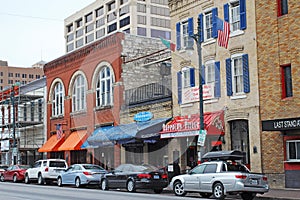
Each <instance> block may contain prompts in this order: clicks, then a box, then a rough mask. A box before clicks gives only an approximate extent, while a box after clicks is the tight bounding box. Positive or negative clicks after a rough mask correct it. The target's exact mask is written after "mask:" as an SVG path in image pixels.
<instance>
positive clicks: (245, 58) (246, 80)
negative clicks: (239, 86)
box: [242, 54, 250, 93]
mask: <svg viewBox="0 0 300 200" xmlns="http://www.w3.org/2000/svg"><path fill="white" fill-rule="evenodd" d="M242 58H243V82H244V92H245V93H249V92H250V79H249V64H248V54H244V55H243V56H242Z"/></svg>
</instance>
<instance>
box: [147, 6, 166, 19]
mask: <svg viewBox="0 0 300 200" xmlns="http://www.w3.org/2000/svg"><path fill="white" fill-rule="evenodd" d="M150 8H151V11H150V12H151V14H154V15H160V16H167V17H168V16H170V11H169V9H168V8H162V7H158V6H151V7H150Z"/></svg>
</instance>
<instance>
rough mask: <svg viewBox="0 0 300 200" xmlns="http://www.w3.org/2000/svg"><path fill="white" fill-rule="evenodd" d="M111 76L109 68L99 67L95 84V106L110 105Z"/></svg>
mask: <svg viewBox="0 0 300 200" xmlns="http://www.w3.org/2000/svg"><path fill="white" fill-rule="evenodd" d="M112 84H113V77H112V73H111V71H110V68H109V67H107V66H105V67H104V68H102V69H101V71H100V73H99V76H98V80H97V85H96V106H97V107H99V106H108V105H112V102H113V101H112V100H113V88H112Z"/></svg>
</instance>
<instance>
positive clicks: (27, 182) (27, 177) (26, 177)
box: [24, 174, 30, 184]
mask: <svg viewBox="0 0 300 200" xmlns="http://www.w3.org/2000/svg"><path fill="white" fill-rule="evenodd" d="M24 182H25V183H26V184H29V183H30V179H29V176H28V174H25V180H24Z"/></svg>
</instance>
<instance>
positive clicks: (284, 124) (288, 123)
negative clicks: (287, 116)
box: [273, 119, 300, 129]
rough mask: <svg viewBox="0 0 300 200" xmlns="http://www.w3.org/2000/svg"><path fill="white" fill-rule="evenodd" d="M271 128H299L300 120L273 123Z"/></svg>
mask: <svg viewBox="0 0 300 200" xmlns="http://www.w3.org/2000/svg"><path fill="white" fill-rule="evenodd" d="M273 127H274V129H282V128H287V129H288V128H300V119H298V120H296V119H295V120H281V121H276V122H273Z"/></svg>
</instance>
